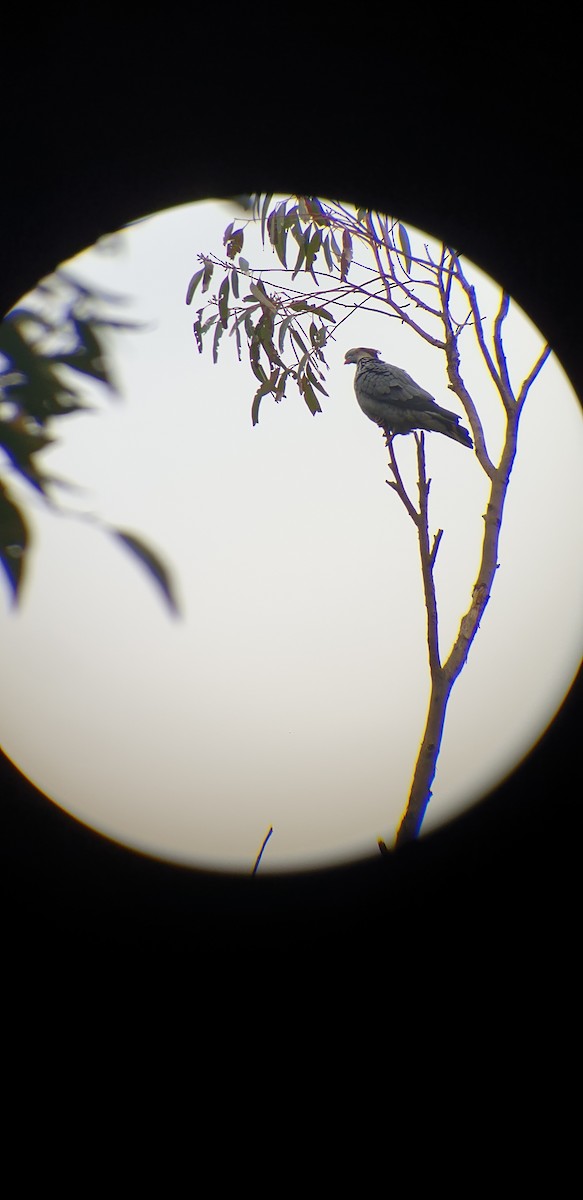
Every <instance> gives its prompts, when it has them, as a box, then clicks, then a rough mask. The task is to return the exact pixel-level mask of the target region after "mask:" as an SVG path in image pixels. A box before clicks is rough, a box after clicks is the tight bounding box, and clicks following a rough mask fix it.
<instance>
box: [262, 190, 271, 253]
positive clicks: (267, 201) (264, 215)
mask: <svg viewBox="0 0 583 1200" xmlns="http://www.w3.org/2000/svg"><path fill="white" fill-rule="evenodd" d="M272 199H273V196H272V195H267V196H264V198H263V205H262V208H261V241H262V242H263V245H265V222H266V220H267V210H268V208H269V205H270V204H271V201H272Z"/></svg>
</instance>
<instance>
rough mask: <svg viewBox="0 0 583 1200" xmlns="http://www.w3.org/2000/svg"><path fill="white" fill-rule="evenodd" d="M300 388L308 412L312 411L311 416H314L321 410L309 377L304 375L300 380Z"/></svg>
mask: <svg viewBox="0 0 583 1200" xmlns="http://www.w3.org/2000/svg"><path fill="white" fill-rule="evenodd" d="M300 390H301V393H302V396H303V397H304V400H305V402H306V404H307V406H308V408H309V410H310V412H311V413H312V416H315V415H316V413H319V412H322V409H321V407H320V403H319V401H318V397H317V396H316V393H315V391H314V389H313V387H312V385H311V383H310V381H309V379H307V378H306V376H305V375H304V377H303V379H302V380H301V383H300Z"/></svg>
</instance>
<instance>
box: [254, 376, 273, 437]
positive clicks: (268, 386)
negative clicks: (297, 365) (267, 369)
mask: <svg viewBox="0 0 583 1200" xmlns="http://www.w3.org/2000/svg"><path fill="white" fill-rule="evenodd" d="M278 377H279V368H277V369H276V370H275V371H272V372H271V375H270V376H269V379H265V380H264V382H263V383H262V384H261V386H260V387H258V388H257V391H256V392H255V395H254V397H253V404H252V406H251V420H252V422H253V424H254V425H257V422H258V421H259V405H260V403H261V400H262V399H263V397H264V396H267V395H268V394H269V392H273V391H275V385H276V383H277V380H278Z"/></svg>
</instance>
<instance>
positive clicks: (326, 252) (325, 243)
mask: <svg viewBox="0 0 583 1200" xmlns="http://www.w3.org/2000/svg"><path fill="white" fill-rule="evenodd" d="M322 250H323V251H324V258H325V259H326V266H327V267H328V270H329V271H330V272H332V271H333V270H334V261H333V259H332V253H331V250H330V235H329V234H326V237H325V238H324V241H323V242H322Z"/></svg>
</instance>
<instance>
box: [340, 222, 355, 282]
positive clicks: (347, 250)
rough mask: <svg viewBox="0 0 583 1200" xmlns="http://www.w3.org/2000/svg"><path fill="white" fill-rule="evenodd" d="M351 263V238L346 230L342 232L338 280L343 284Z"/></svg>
mask: <svg viewBox="0 0 583 1200" xmlns="http://www.w3.org/2000/svg"><path fill="white" fill-rule="evenodd" d="M351 262H352V238H351V236H350V234H349V232H348V230H347V229H343V230H342V258H341V260H340V280H341V282H342V283H344V281H345V279H346V277H347V275H348V270H349V267H350V264H351Z"/></svg>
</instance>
